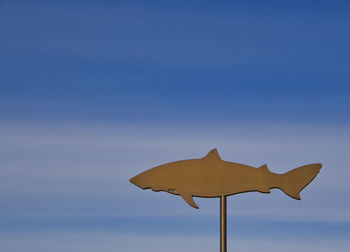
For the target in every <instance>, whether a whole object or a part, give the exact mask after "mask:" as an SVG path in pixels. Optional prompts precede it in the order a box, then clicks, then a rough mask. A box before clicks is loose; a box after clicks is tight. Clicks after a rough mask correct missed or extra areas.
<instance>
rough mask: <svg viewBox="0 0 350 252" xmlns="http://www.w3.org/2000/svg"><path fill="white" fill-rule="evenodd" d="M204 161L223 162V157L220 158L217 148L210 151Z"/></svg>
mask: <svg viewBox="0 0 350 252" xmlns="http://www.w3.org/2000/svg"><path fill="white" fill-rule="evenodd" d="M203 159H208V160H213V161H217V160H219V161H221V157H220V156H219V153H218V150H217V149H216V148H215V149H212V150H211V151H209V153H208V154H207V155H206V156H205V157H204V158H203Z"/></svg>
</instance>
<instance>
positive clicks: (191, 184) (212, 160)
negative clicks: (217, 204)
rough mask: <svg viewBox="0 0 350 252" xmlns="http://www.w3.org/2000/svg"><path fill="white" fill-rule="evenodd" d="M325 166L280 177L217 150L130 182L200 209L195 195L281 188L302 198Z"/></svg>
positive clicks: (318, 164) (296, 171)
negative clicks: (181, 199)
mask: <svg viewBox="0 0 350 252" xmlns="http://www.w3.org/2000/svg"><path fill="white" fill-rule="evenodd" d="M321 167H322V164H320V163H317V164H309V165H304V166H301V167H298V168H296V169H294V170H291V171H289V172H287V173H285V174H276V173H273V172H270V171H269V169H268V168H267V166H266V165H262V166H260V167H259V168H255V167H252V166H248V165H243V164H238V163H233V162H228V161H223V160H222V159H221V158H220V156H219V154H218V152H217V150H216V149H213V150H211V151H210V152H209V153H208V155H206V156H205V157H203V158H201V159H189V160H183V161H176V162H171V163H167V164H163V165H160V166H157V167H155V168H152V169H150V170H147V171H145V172H142V173H140V174H139V175H137V176H135V177H133V178H131V179H130V182H131V183H133V184H135V185H137V186H139V187H140V188H142V189H149V188H151V189H152V190H153V191H166V192H169V193H172V194H175V195H180V196H181V197H182V198H183V199H184V200H185V201H186V202H187V203H188V204H189V205H191V206H192V207H195V208H198V206H197V204H196V203H195V202H194V201H193V198H192V197H193V196H197V197H206V198H211V197H221V196H227V195H232V194H236V193H243V192H250V191H258V192H262V193H269V192H270V189H271V188H279V189H281V190H282V191H283V192H285V193H286V194H287V195H289V196H290V197H292V198H295V199H300V195H299V193H300V192H301V190H303V189H304V187H306V186H307V185H308V184H309V183H310V182H311V181H312V180H313V179H314V178H315V177H316V175H317V174H318V172H319V171H320V169H321Z"/></svg>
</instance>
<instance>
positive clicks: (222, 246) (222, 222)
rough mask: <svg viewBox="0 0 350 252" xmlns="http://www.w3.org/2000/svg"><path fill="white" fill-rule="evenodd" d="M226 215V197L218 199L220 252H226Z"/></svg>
mask: <svg viewBox="0 0 350 252" xmlns="http://www.w3.org/2000/svg"><path fill="white" fill-rule="evenodd" d="M226 217H227V214H226V196H221V197H220V252H226V251H227V240H226V237H227V233H226V231H227V228H226V223H227V219H226Z"/></svg>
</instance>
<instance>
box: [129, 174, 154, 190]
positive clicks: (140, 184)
mask: <svg viewBox="0 0 350 252" xmlns="http://www.w3.org/2000/svg"><path fill="white" fill-rule="evenodd" d="M129 181H130V182H131V183H133V184H134V185H137V186H138V187H140V188H141V189H147V188H150V186H147V185H146V184H145V183H144V181H143V179H142V178H140V176H139V175H137V176H135V177H132V178H131V179H129Z"/></svg>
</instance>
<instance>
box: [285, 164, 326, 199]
mask: <svg viewBox="0 0 350 252" xmlns="http://www.w3.org/2000/svg"><path fill="white" fill-rule="evenodd" d="M321 167H322V164H309V165H304V166H301V167H298V168H295V169H293V170H291V171H289V172H287V173H285V174H282V177H281V180H280V183H281V184H280V186H279V188H280V189H281V190H282V191H283V192H285V193H286V194H287V195H288V196H290V197H292V198H294V199H298V200H300V199H301V198H300V192H301V191H302V190H303V189H304V188H305V187H306V186H307V185H308V184H309V183H310V182H311V181H312V180H313V179H314V178H315V177H316V175H317V174H318V172H319V171H320V169H321Z"/></svg>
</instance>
